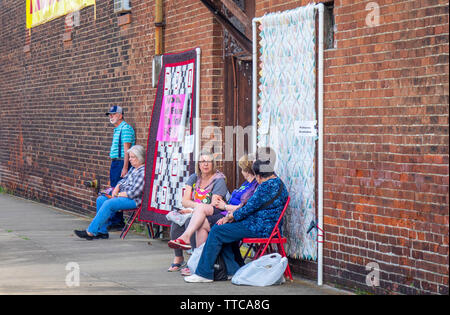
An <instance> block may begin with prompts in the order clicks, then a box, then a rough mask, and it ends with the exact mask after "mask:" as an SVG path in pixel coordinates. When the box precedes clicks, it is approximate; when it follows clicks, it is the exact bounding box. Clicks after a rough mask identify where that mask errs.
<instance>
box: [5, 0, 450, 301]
mask: <svg viewBox="0 0 450 315" xmlns="http://www.w3.org/2000/svg"><path fill="white" fill-rule="evenodd" d="M369 2H370V1H340V0H336V1H335V10H334V13H335V19H336V27H337V32H336V35H335V38H336V48H335V49H331V50H327V51H326V52H325V78H324V80H325V87H324V89H325V95H324V101H325V104H324V107H325V111H324V116H325V126H324V127H325V128H324V131H325V139H324V140H325V147H324V152H325V156H324V167H325V169H324V170H325V178H324V215H325V217H324V219H325V244H324V272H325V274H324V280H325V282H326V283H329V284H338V285H340V286H345V287H350V288H358V289H359V290H362V291H368V292H376V293H403V294H405V293H406V294H415V293H432V294H436V293H443V294H448V259H449V256H448V248H449V247H448V232H449V231H448V226H449V200H448V183H449V179H448V107H449V93H448V73H449V67H448V64H449V63H448V52H449V45H448V3H447V2H446V1H442V0H434V1H433V0H429V1H412V0H409V1H408V0H405V1H401V2H394V1H387V0H383V1H381V0H380V1H375V2H376V3H377V4H378V5H379V7H380V24H379V25H378V26H375V27H369V26H368V25H367V24H366V17H367V15H368V14H369V13H370V12H371V11H370V10H369V11H367V10H366V9H365V8H366V5H367V4H368V3H369ZM164 3H165V4H164V15H165V22H166V27H165V31H164V52H178V51H183V50H187V49H191V48H194V47H200V48H201V49H202V62H201V76H202V81H201V90H202V92H201V116H202V119H203V124H202V126H203V127H205V126H207V125H210V124H216V125H219V126H221V125H222V121H223V120H224V117H223V115H224V110H223V107H224V105H225V104H224V101H223V60H222V31H221V26H220V25H219V24H218V23H216V22H215V21H214V19H213V17H212V15H211V14H210V12H209V11H208V10H207V9H206V8H204V7H203V6H202V5H201V3H200V1H196V0H186V1H183V2H182V4H183V6H184V8H183V7H182V6H181V4H180V2H177V1H174V0H171V1H164ZM307 3H308V1H303V0H302V1H294V0H283V1H282V0H266V1H259V0H258V1H257V4H256V16H262V15H263V14H264V13H266V12H274V11H282V10H287V9H292V8H295V7H298V6H300V5H305V4H307ZM132 5H133V8H132V12H131V23H129V24H124V25H122V26H119V25H118V17H117V15H116V14H114V13H113V8H112V1H107V0H98V1H97V14H96V19H95V20H94V9H93V7H89V8H85V9H83V10H82V11H81V16H80V26H75V27H73V28H72V33H71V38H72V40H71V41H63V34H64V33H65V31H70V29H67V28H66V27H65V25H64V18H59V19H56V20H54V21H52V22H49V23H46V24H44V25H41V26H38V27H36V28H33V29H32V31H31V38H28V32H27V30H26V29H25V18H24V12H25V4H24V2H23V1H13V0H4V1H1V2H0V21H1V23H2V25H1V27H0V43H1V45H0V73H1V75H0V109H1V110H0V119H1V121H2V124H1V125H0V126H1V127H0V135H1V138H2V145H1V146H0V186H2V187H3V188H6V189H7V190H9V191H11V192H13V193H15V194H17V195H20V196H24V197H27V198H31V199H35V200H39V201H41V202H45V203H48V204H52V205H55V206H58V207H61V208H64V209H69V210H73V211H76V212H84V213H93V211H94V205H95V194H94V193H93V192H92V191H91V190H89V189H86V188H84V187H83V185H82V183H83V181H84V180H85V179H91V178H93V177H96V176H97V177H99V178H100V180H101V181H102V182H103V183H106V181H107V176H108V167H109V161H108V158H107V156H108V152H109V145H110V140H111V133H112V127H111V125H110V124H109V122H108V120H107V118H106V117H105V116H104V112H105V110H106V109H107V108H108V105H109V104H113V103H114V104H116V103H117V104H121V105H123V106H124V107H125V108H126V110H127V112H126V116H125V118H126V120H127V121H128V122H129V123H131V124H132V125H133V126H134V127H135V129H136V134H137V142H138V143H140V144H144V145H145V144H146V143H147V132H148V124H149V120H150V113H151V109H152V106H153V101H154V95H155V90H154V89H153V88H152V87H151V71H152V69H151V67H152V57H153V55H154V37H153V30H154V25H153V23H154V7H153V6H154V2H153V1H133V3H132ZM27 43H29V44H30V45H29V46H28V47H29V52H24V47H27V46H25V45H26V44H27ZM291 262H292V263H293V269H294V270H295V271H296V272H297V273H300V274H304V275H307V276H310V277H315V271H316V268H317V266H316V263H315V262H308V261H298V260H292V261H291ZM370 262H376V263H378V264H379V266H380V286H379V287H376V288H370V287H368V286H366V282H365V281H366V276H367V275H368V273H369V271H367V270H366V265H367V264H368V263H370Z"/></svg>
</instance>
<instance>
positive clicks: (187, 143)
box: [183, 135, 195, 155]
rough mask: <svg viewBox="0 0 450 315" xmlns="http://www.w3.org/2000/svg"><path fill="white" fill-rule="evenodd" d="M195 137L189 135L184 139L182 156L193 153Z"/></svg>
mask: <svg viewBox="0 0 450 315" xmlns="http://www.w3.org/2000/svg"><path fill="white" fill-rule="evenodd" d="M194 144H195V136H194V135H189V136H185V137H184V145H183V154H186V155H187V154H190V153H192V152H194Z"/></svg>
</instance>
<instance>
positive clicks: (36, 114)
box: [0, 0, 223, 213]
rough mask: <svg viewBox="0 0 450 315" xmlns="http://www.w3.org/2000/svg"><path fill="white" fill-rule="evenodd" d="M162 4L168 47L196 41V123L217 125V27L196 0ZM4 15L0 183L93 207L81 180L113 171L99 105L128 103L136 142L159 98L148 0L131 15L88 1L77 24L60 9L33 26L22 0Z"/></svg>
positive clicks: (143, 136) (7, 5) (5, 4)
mask: <svg viewBox="0 0 450 315" xmlns="http://www.w3.org/2000/svg"><path fill="white" fill-rule="evenodd" d="M164 3H165V5H164V15H165V22H166V28H165V36H164V52H167V53H168V52H178V51H184V50H188V49H192V48H195V47H200V48H201V49H202V59H201V78H202V81H201V88H202V93H201V104H202V110H201V114H202V117H201V118H202V126H203V127H204V126H207V125H210V124H214V123H215V124H218V121H219V120H223V119H221V118H220V117H219V116H218V115H219V114H220V113H222V115H223V96H222V89H223V83H222V79H221V77H222V72H223V61H222V58H221V56H222V33H221V32H222V31H221V28H220V27H219V25H218V24H217V23H216V22H215V21H214V19H213V17H212V15H211V14H210V13H209V11H208V10H207V9H206V8H205V7H203V5H201V4H199V3H198V1H195V0H192V1H184V2H183V4H184V5H185V9H183V8H181V7H180V6H179V5H178V4H177V2H176V1H164ZM187 10H189V13H188V11H187ZM0 14H1V21H2V22H3V25H2V29H1V31H0V32H1V33H0V41H1V43H2V45H1V47H0V49H1V54H0V58H1V65H2V75H1V77H0V85H1V87H0V95H1V99H2V101H1V109H2V110H1V113H0V115H1V116H0V117H1V119H2V121H3V124H2V127H1V132H2V138H3V140H2V146H1V148H0V157H1V158H0V161H1V164H0V168H1V177H0V184H1V185H2V186H3V187H4V188H5V189H7V190H8V191H10V192H12V193H14V194H17V195H21V196H25V197H28V198H31V199H35V200H39V201H41V202H45V203H49V204H52V205H54V206H58V207H62V208H65V209H69V210H74V211H77V212H83V213H92V212H93V211H95V197H96V196H95V193H94V192H93V191H92V190H91V189H87V188H85V187H84V186H83V182H84V181H85V180H90V179H93V178H99V179H100V181H101V183H103V184H107V182H108V180H109V177H108V176H109V175H108V174H109V161H108V154H109V146H110V143H111V137H112V129H113V128H112V125H110V124H109V121H108V119H107V117H106V116H105V115H104V112H105V111H106V110H107V109H108V108H109V106H110V104H119V105H121V106H123V107H124V108H125V110H126V112H125V120H126V121H127V122H129V123H130V124H131V125H132V126H133V127H134V128H135V131H136V137H137V143H138V144H142V145H144V146H145V145H146V143H147V133H148V126H149V122H150V114H151V110H152V107H153V102H154V97H155V89H153V88H152V86H151V84H152V82H151V77H152V58H153V55H154V34H153V32H154V2H153V1H152V2H148V1H133V8H132V11H131V14H130V15H129V16H123V15H122V16H119V15H118V14H114V13H113V7H112V1H106V0H103V1H102V0H99V1H97V6H96V16H94V7H88V8H85V9H82V10H81V11H80V25H79V26H72V27H67V25H66V23H65V17H61V18H58V19H56V20H54V21H51V22H48V23H45V24H43V25H40V26H37V27H35V28H33V29H32V30H31V35H30V34H29V32H28V30H26V29H25V18H24V16H25V3H24V2H23V3H22V2H20V1H12V0H7V1H2V2H1V6H0ZM18 17H21V18H18ZM22 17H23V18H22ZM198 34H202V36H198ZM24 47H25V49H24Z"/></svg>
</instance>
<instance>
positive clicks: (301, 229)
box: [257, 5, 317, 260]
mask: <svg viewBox="0 0 450 315" xmlns="http://www.w3.org/2000/svg"><path fill="white" fill-rule="evenodd" d="M259 36H260V42H259V44H260V47H261V48H260V59H259V60H260V65H259V66H260V73H259V75H260V81H259V93H258V119H259V122H258V136H257V138H258V147H265V146H270V147H272V148H273V149H275V151H276V154H277V163H276V166H275V170H276V173H277V175H278V176H280V178H281V179H282V180H283V182H284V183H285V184H286V186H287V188H288V191H289V195H290V197H291V202H290V207H289V209H288V210H287V211H286V220H284V222H285V223H284V227H283V228H284V235H286V236H287V238H288V243H287V246H286V247H287V253H288V255H289V256H290V257H293V258H301V259H314V260H315V259H316V256H317V242H316V235H315V233H316V231H315V230H314V231H313V232H310V233H307V231H308V228H309V226H310V224H311V222H312V221H315V219H316V214H315V211H316V202H315V152H316V144H315V142H316V140H317V135H316V134H314V132H305V133H302V128H301V126H307V127H311V126H312V128H310V130H315V127H314V126H315V121H316V107H315V100H316V62H315V43H316V38H315V36H316V34H315V9H314V6H313V5H308V6H305V7H300V8H297V9H295V10H290V11H285V12H282V13H271V14H267V15H265V16H263V17H262V18H261V24H260V27H259ZM306 129H307V130H308V128H306Z"/></svg>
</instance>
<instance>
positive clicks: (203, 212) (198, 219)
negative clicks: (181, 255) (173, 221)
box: [179, 204, 214, 247]
mask: <svg viewBox="0 0 450 315" xmlns="http://www.w3.org/2000/svg"><path fill="white" fill-rule="evenodd" d="M213 212H214V208H213V207H212V206H210V205H204V204H200V205H198V206H196V207H195V209H194V213H193V214H192V217H191V222H189V225H188V227H187V228H186V231H184V233H183V234H182V235H181V236H180V237H179V239H182V240H183V241H184V242H185V243H186V244H189V243H190V238H191V236H192V235H193V234H194V233H195V232H196V231H197V230H198V229H200V228H202V227H203V226H204V225H205V222H206V224H207V225H208V228H209V223H208V220H207V219H206V217H207V216H210V215H212V214H213ZM208 232H209V231H208ZM205 240H206V238H205ZM205 240H204V241H205ZM204 241H203V242H204ZM200 244H201V243H200ZM200 244H199V243H197V247H198V246H199V245H200Z"/></svg>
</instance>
